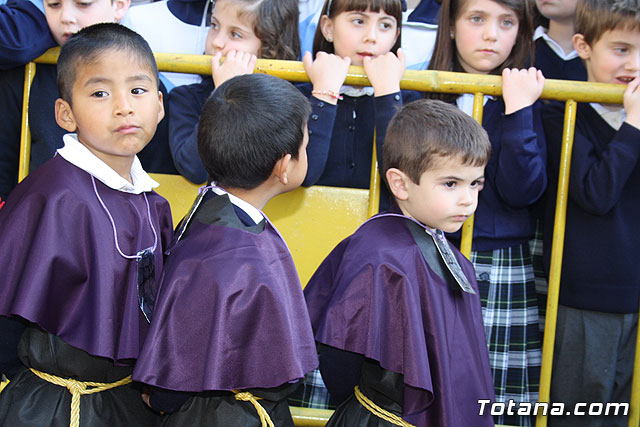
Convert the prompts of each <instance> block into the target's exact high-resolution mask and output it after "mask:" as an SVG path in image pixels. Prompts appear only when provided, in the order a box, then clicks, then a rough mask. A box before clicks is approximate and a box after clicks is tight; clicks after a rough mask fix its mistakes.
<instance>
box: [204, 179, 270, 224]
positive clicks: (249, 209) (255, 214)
mask: <svg viewBox="0 0 640 427" xmlns="http://www.w3.org/2000/svg"><path fill="white" fill-rule="evenodd" d="M212 185H214V186H215V185H216V184H215V183H212ZM212 190H213V192H214V193H216V194H217V195H219V196H222V195H223V194H226V195H228V196H229V200H230V201H231V203H233V204H234V205H235V206H237V207H238V208H240V209H242V210H243V211H244V213H246V214H247V215H249V216H250V217H251V219H252V220H253V222H255V223H256V224H259V223H260V221H262V220H263V219H264V216H263V215H262V212H260V210H259V209H258V208H256V207H255V206H253V205H252V204H250V203H248V202H245V201H244V200H242V199H241V198H239V197H236V196H234V195H233V194H231V193H229V192H228V191H226V190H224V189H222V188H220V187H213V188H212Z"/></svg>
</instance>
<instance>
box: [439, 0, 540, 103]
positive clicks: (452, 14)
mask: <svg viewBox="0 0 640 427" xmlns="http://www.w3.org/2000/svg"><path fill="white" fill-rule="evenodd" d="M467 1H468V0H443V1H442V7H441V8H440V18H439V19H438V34H437V36H436V44H435V47H434V48H433V54H432V56H431V61H430V62H429V70H439V71H456V72H464V69H463V68H462V66H461V65H460V63H459V62H458V58H457V55H456V44H455V41H454V40H452V39H451V35H450V32H451V30H452V29H453V26H454V25H455V21H456V19H457V18H458V17H459V16H460V14H461V13H462V11H463V10H464V6H465V4H466V2H467ZM491 1H494V2H496V3H498V4H500V5H502V6H505V7H507V8H509V9H511V10H513V11H514V12H515V14H516V16H517V17H518V35H517V37H516V43H515V45H514V46H513V48H512V49H511V53H510V54H509V57H508V58H507V59H506V60H505V61H504V62H503V63H502V64H500V65H499V66H498V67H496V68H495V69H494V70H492V71H491V72H490V73H489V74H500V73H501V72H502V70H503V69H505V68H523V67H524V66H525V65H526V64H527V62H528V61H529V60H531V62H533V46H534V45H533V4H532V2H531V0H491ZM427 96H428V97H430V98H435V99H442V100H446V101H447V102H452V101H453V100H454V99H455V98H456V97H457V95H451V94H427Z"/></svg>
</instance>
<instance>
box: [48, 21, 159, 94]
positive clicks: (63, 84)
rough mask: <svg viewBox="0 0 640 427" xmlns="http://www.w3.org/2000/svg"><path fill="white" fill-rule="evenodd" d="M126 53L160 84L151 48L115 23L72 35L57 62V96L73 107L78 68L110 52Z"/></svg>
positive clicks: (96, 25) (94, 26)
mask: <svg viewBox="0 0 640 427" xmlns="http://www.w3.org/2000/svg"><path fill="white" fill-rule="evenodd" d="M114 50H115V51H126V52H128V53H131V57H132V58H136V59H137V60H138V61H140V63H141V65H143V66H144V67H148V68H149V70H150V71H151V73H152V74H153V76H154V77H155V79H156V83H157V84H158V85H159V84H160V83H159V80H158V66H157V64H156V60H155V58H154V56H153V52H152V51H151V48H150V47H149V44H148V43H147V42H146V41H145V39H144V38H142V36H141V35H139V34H138V33H136V32H135V31H132V30H130V29H129V28H127V27H125V26H123V25H120V24H116V23H102V24H95V25H90V26H88V27H85V28H83V29H82V30H80V31H78V32H77V33H75V34H74V35H72V36H71V37H70V38H69V40H68V41H67V42H66V43H65V44H64V46H62V50H61V51H60V57H59V58H58V92H59V93H60V97H61V98H62V99H64V100H65V101H67V102H68V103H69V104H71V97H72V89H73V85H74V83H75V80H76V75H77V72H78V68H79V67H81V66H83V65H86V64H90V63H92V62H93V61H95V60H96V59H97V58H98V57H99V56H101V55H103V54H105V53H106V52H109V51H114Z"/></svg>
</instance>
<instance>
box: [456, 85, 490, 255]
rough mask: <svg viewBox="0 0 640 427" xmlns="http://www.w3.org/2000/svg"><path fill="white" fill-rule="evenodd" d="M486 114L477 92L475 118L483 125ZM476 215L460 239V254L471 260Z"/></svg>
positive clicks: (479, 94)
mask: <svg viewBox="0 0 640 427" xmlns="http://www.w3.org/2000/svg"><path fill="white" fill-rule="evenodd" d="M483 113H484V95H483V94H482V93H480V92H477V93H475V94H474V96H473V118H474V119H475V120H476V121H477V122H478V123H480V124H481V125H482V115H483ZM474 219H475V214H474V215H471V217H469V218H468V219H467V220H466V221H465V222H464V224H462V237H461V239H460V252H462V255H464V256H466V257H467V258H468V259H471V246H472V243H473V222H474Z"/></svg>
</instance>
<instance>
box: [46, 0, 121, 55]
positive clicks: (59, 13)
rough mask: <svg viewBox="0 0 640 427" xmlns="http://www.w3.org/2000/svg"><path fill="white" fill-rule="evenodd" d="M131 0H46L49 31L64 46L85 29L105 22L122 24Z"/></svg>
mask: <svg viewBox="0 0 640 427" xmlns="http://www.w3.org/2000/svg"><path fill="white" fill-rule="evenodd" d="M130 3H131V0H113V1H112V0H44V12H45V15H46V17H47V24H48V25H49V30H51V34H53V38H54V39H55V40H56V42H57V43H58V44H59V45H60V46H62V45H63V44H65V43H66V41H67V39H68V38H69V37H70V36H71V35H72V34H73V33H77V32H78V31H80V30H81V29H83V28H84V27H88V26H89V25H93V24H100V23H103V22H120V20H121V19H122V18H123V17H124V15H125V13H127V10H129V4H130Z"/></svg>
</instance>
